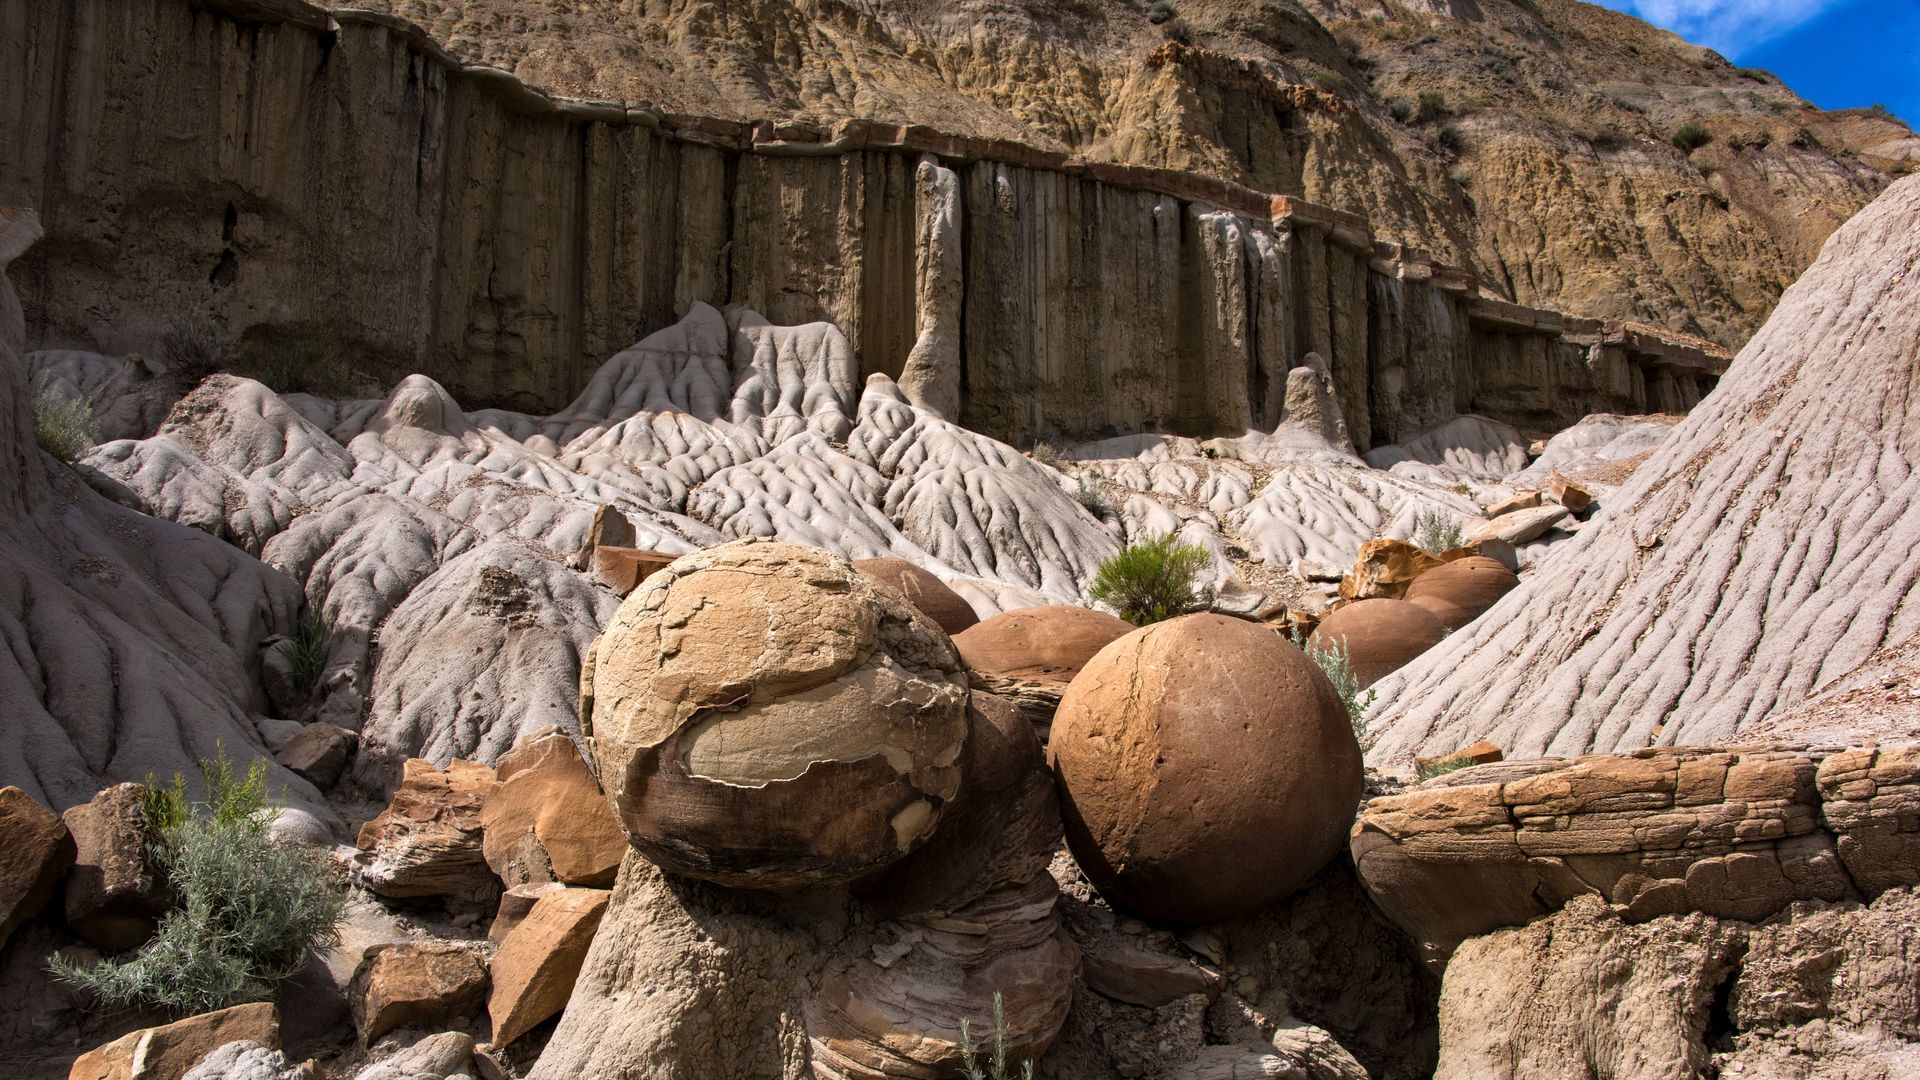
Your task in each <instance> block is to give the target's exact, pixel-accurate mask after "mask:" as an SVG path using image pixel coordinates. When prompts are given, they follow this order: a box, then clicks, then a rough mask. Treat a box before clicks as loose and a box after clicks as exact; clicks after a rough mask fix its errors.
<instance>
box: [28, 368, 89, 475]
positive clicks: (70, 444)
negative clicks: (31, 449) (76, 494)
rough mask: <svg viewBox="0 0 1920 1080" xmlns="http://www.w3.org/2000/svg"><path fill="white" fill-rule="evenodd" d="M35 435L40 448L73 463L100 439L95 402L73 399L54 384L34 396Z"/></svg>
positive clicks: (44, 387)
mask: <svg viewBox="0 0 1920 1080" xmlns="http://www.w3.org/2000/svg"><path fill="white" fill-rule="evenodd" d="M33 438H34V441H35V442H38V443H39V444H40V449H42V450H45V451H46V452H47V453H49V454H52V455H53V456H54V457H57V458H59V459H60V460H61V461H64V462H67V463H69V464H71V463H73V462H74V461H77V460H78V459H79V457H80V455H82V454H84V453H86V452H87V451H89V450H91V449H93V448H94V447H95V446H96V445H98V444H99V442H100V425H99V424H97V423H95V422H94V419H93V403H92V402H89V401H88V400H87V399H86V398H71V397H68V396H67V395H65V394H63V393H61V392H60V391H58V390H55V389H54V388H52V387H51V386H42V387H41V388H40V389H39V390H37V391H35V392H34V395H33Z"/></svg>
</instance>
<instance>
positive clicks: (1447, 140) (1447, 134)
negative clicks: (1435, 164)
mask: <svg viewBox="0 0 1920 1080" xmlns="http://www.w3.org/2000/svg"><path fill="white" fill-rule="evenodd" d="M1440 145H1441V146H1444V147H1446V148H1447V149H1448V150H1451V151H1453V152H1454V153H1456V154H1457V153H1459V152H1460V151H1462V150H1465V149H1466V148H1467V136H1466V133H1465V132H1463V131H1461V130H1460V127H1459V125H1457V124H1448V125H1447V126H1446V127H1443V128H1441V129H1440Z"/></svg>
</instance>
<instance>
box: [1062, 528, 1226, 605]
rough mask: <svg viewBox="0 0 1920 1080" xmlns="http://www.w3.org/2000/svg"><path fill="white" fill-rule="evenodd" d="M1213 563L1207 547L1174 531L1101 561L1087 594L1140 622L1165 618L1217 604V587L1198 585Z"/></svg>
mask: <svg viewBox="0 0 1920 1080" xmlns="http://www.w3.org/2000/svg"><path fill="white" fill-rule="evenodd" d="M1210 561H1211V557H1210V556H1209V555H1208V554H1207V549H1206V548H1203V547H1201V546H1199V545H1198V544H1183V543H1181V542H1180V541H1179V539H1178V538H1176V537H1175V536H1174V535H1173V534H1172V533H1168V534H1167V535H1165V536H1157V537H1154V538H1153V539H1151V540H1142V541H1141V542H1139V543H1137V544H1129V545H1128V546H1127V547H1125V548H1122V549H1121V551H1120V553H1119V554H1118V555H1115V556H1114V557H1113V558H1111V559H1108V560H1107V561H1106V562H1103V563H1101V564H1100V572H1099V573H1097V574H1095V575H1094V577H1093V586H1092V587H1091V588H1089V589H1088V590H1087V595H1089V596H1091V597H1093V599H1095V600H1097V601H1099V602H1100V603H1102V604H1105V605H1107V606H1108V607H1110V608H1112V609H1113V610H1114V611H1116V612H1119V614H1120V617H1121V618H1123V619H1125V620H1127V621H1128V622H1130V623H1132V624H1133V625H1135V626H1146V625H1147V624H1149V623H1157V622H1161V621H1163V620H1166V619H1171V618H1173V617H1174V616H1176V615H1185V614H1186V613H1188V612H1190V611H1199V610H1201V609H1202V608H1205V607H1206V606H1207V605H1208V604H1210V603H1212V602H1213V591H1212V590H1211V589H1202V588H1199V587H1198V586H1197V585H1196V584H1195V582H1196V581H1197V579H1198V578H1199V576H1200V572H1201V571H1203V570H1205V569H1206V568H1207V564H1208V563H1209V562H1210Z"/></svg>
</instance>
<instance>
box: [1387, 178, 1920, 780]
mask: <svg viewBox="0 0 1920 1080" xmlns="http://www.w3.org/2000/svg"><path fill="white" fill-rule="evenodd" d="M1916 355H1920V178H1910V179H1906V180H1902V181H1900V182H1898V183H1896V184H1895V185H1894V186H1893V187H1891V188H1890V189H1889V190H1888V191H1887V193H1886V194H1885V195H1882V196H1881V197H1880V198H1879V199H1878V200H1877V201H1876V202H1875V203H1874V204H1873V205H1872V206H1870V207H1869V208H1868V209H1867V210H1865V211H1863V212H1862V213H1861V214H1860V215H1859V216H1858V217H1856V218H1855V219H1854V220H1853V221H1851V222H1849V223H1848V224H1847V225H1845V226H1844V227H1843V228H1842V229H1841V230H1840V231H1839V232H1837V233H1835V234H1834V236H1833V238H1832V240H1830V241H1829V242H1828V244H1827V246H1826V249H1825V250H1824V251H1823V252H1822V253H1821V256H1820V259H1819V261H1818V262H1816V263H1815V264H1814V266H1813V267H1812V268H1811V269H1810V270H1808V271H1807V274H1806V276H1805V277H1803V278H1802V279H1801V280H1800V281H1799V282H1798V283H1796V284H1795V285H1794V286H1793V288H1791V289H1789V290H1788V291H1787V294H1786V296H1785V297H1784V298H1783V299H1782V300H1781V304H1780V308H1779V310H1778V311H1776V312H1775V313H1774V315H1773V318H1772V319H1771V320H1769V321H1768V323H1767V326H1766V327H1765V328H1764V329H1763V330H1762V331H1761V332H1760V333H1759V334H1757V335H1756V336H1755V337H1754V339H1753V341H1752V342H1750V343H1749V344H1748V345H1747V347H1746V349H1745V350H1743V351H1742V352H1741V354H1740V356H1739V357H1738V358H1737V359H1736V360H1735V361H1734V364H1733V367H1732V368H1731V369H1730V370H1729V371H1728V373H1727V376H1726V378H1725V379H1724V380H1723V381H1722V382H1721V383H1720V386H1719V388H1718V389H1717V390H1715V391H1714V393H1712V394H1711V395H1709V396H1708V397H1707V399H1706V400H1705V401H1703V402H1702V403H1701V405H1700V406H1699V407H1698V408H1697V409H1695V410H1694V412H1693V413H1692V415H1690V416H1689V417H1688V418H1687V419H1686V420H1685V421H1683V422H1682V423H1681V424H1680V425H1679V426H1678V427H1676V428H1675V429H1674V431H1673V433H1672V435H1671V436H1669V437H1668V439H1667V440H1666V442H1665V443H1664V444H1663V445H1661V446H1660V448H1659V449H1657V450H1656V451H1655V452H1654V454H1653V456H1652V458H1651V459H1650V460H1649V461H1648V462H1647V463H1646V464H1645V465H1643V466H1642V467H1641V468H1640V469H1639V471H1638V472H1636V473H1635V474H1634V476H1633V479H1632V480H1631V481H1630V482H1629V483H1628V484H1627V485H1626V486H1625V487H1624V488H1623V489H1622V490H1621V491H1620V492H1619V493H1618V494H1617V495H1615V496H1614V497H1613V498H1611V499H1610V500H1609V505H1610V507H1611V510H1610V513H1609V514H1608V516H1607V517H1606V518H1605V519H1603V520H1602V521H1601V522H1599V523H1598V524H1597V525H1595V526H1594V527H1592V528H1590V529H1589V530H1588V531H1587V532H1585V533H1584V534H1583V535H1582V536H1581V537H1580V538H1579V539H1578V540H1576V541H1575V542H1574V543H1572V544H1569V545H1567V546H1565V547H1564V548H1562V549H1560V550H1558V551H1556V552H1555V553H1554V555H1553V557H1551V558H1550V559H1548V560H1547V561H1546V562H1545V563H1544V565H1542V567H1541V568H1540V570H1539V571H1538V572H1537V573H1536V574H1535V575H1534V576H1533V577H1532V578H1531V579H1529V580H1527V581H1524V582H1523V583H1522V584H1521V586H1520V588H1518V589H1516V590H1514V591H1513V592H1512V593H1509V594H1508V595H1507V596H1506V597H1505V598H1503V599H1502V600H1501V602H1500V603H1499V604H1498V605H1497V606H1495V607H1494V608H1493V610H1491V611H1489V612H1488V613H1487V614H1486V615H1484V616H1483V617H1482V618H1481V619H1480V620H1479V622H1477V623H1475V624H1474V625H1473V626H1472V627H1470V628H1468V629H1467V630H1464V631H1462V632H1460V633H1458V634H1455V635H1454V636H1453V637H1452V638H1450V639H1448V640H1447V641H1446V642H1444V643H1443V644H1442V645H1441V646H1439V647H1438V648H1436V649H1434V650H1433V651H1431V652H1429V653H1427V654H1426V655H1424V656H1422V657H1421V658H1420V659H1419V660H1417V661H1415V662H1414V663H1413V664H1411V665H1409V666H1408V667H1407V668H1406V669H1404V670H1403V671H1401V672H1399V673H1397V674H1396V675H1394V676H1393V677H1391V678H1389V679H1387V680H1385V681H1383V682H1382V683H1381V684H1380V686H1379V690H1380V701H1379V702H1378V704H1376V705H1375V707H1374V710H1373V712H1372V714H1371V715H1372V718H1373V719H1372V723H1373V726H1374V733H1375V742H1374V744H1373V746H1372V749H1371V757H1372V758H1373V759H1374V760H1375V761H1378V762H1399V761H1404V760H1405V759H1406V758H1408V757H1411V756H1413V755H1415V754H1433V753H1444V752H1448V751H1451V750H1453V749H1455V748H1457V747H1460V746H1464V745H1466V744H1468V743H1470V742H1472V741H1474V740H1475V739H1478V738H1482V737H1486V738H1490V739H1492V740H1494V741H1495V742H1497V743H1499V744H1500V745H1502V746H1503V747H1504V748H1505V749H1506V750H1507V752H1508V754H1509V755H1525V756H1531V755H1537V754H1543V753H1545V754H1572V753H1584V752H1587V751H1596V750H1597V751H1609V752H1617V751H1626V750H1631V749H1634V748H1637V747H1643V746H1650V745H1675V744H1699V743H1716V744H1726V743H1733V742H1738V741H1740V740H1742V739H1746V738H1751V737H1754V736H1756V735H1763V734H1764V735H1773V734H1780V733H1782V732H1790V731H1791V730H1795V729H1806V730H1811V729H1813V728H1818V731H1819V734H1820V735H1821V737H1823V738H1825V739H1830V740H1834V739H1845V740H1849V741H1852V740H1859V739H1863V738H1867V737H1890V736H1899V737H1902V738H1907V739H1910V738H1912V736H1913V732H1914V728H1913V726H1912V717H1913V715H1914V704H1913V702H1912V700H1911V699H1910V698H1909V699H1908V701H1907V702H1905V703H1904V706H1902V704H1901V703H1897V702H1896V703H1888V702H1881V703H1880V706H1878V707H1874V708H1863V709H1860V710H1859V711H1858V712H1857V713H1856V714H1855V715H1854V716H1853V717H1852V718H1851V720H1852V722H1848V721H1849V717H1848V715H1847V714H1848V710H1847V709H1846V708H1845V707H1844V699H1843V700H1842V701H1841V703H1840V704H1841V706H1842V707H1840V708H1838V709H1836V708H1834V707H1833V705H1834V702H1832V701H1827V702H1822V703H1817V704H1816V705H1815V706H1814V708H1815V714H1814V715H1812V716H1806V715H1804V712H1803V713H1802V714H1798V715H1796V716H1794V717H1784V716H1783V714H1787V713H1788V712H1789V711H1790V710H1794V709H1796V707H1799V706H1801V705H1802V703H1803V702H1806V701H1807V699H1808V698H1809V696H1811V695H1817V694H1820V693H1821V692H1822V691H1825V690H1828V689H1829V688H1831V689H1832V690H1833V691H1834V692H1836V693H1842V694H1844V693H1847V692H1849V691H1852V692H1859V691H1861V690H1863V689H1864V688H1863V687H1859V686H1856V685H1855V683H1857V682H1858V681H1859V680H1857V679H1852V678H1851V676H1852V673H1854V672H1856V670H1858V669H1861V668H1862V667H1863V665H1870V666H1871V667H1872V669H1873V670H1875V671H1882V672H1888V673H1892V672H1898V671H1900V670H1903V669H1904V670H1909V671H1910V670H1911V643H1912V641H1913V639H1914V637H1915V635H1916V634H1920V604H1916V603H1915V602H1914V600H1913V588H1914V585H1915V583H1916V581H1920V484H1916V482H1915V477H1914V462H1915V461H1916V460H1920V375H1916V367H1915V357H1916ZM1903 657H1904V659H1903ZM1775 718H1781V719H1784V720H1787V721H1789V722H1787V723H1785V724H1776V723H1774V721H1775Z"/></svg>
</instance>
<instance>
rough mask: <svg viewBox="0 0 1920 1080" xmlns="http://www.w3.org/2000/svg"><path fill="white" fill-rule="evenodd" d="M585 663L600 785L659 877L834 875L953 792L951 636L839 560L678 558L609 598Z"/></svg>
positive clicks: (901, 839)
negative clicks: (622, 596)
mask: <svg viewBox="0 0 1920 1080" xmlns="http://www.w3.org/2000/svg"><path fill="white" fill-rule="evenodd" d="M592 663H593V671H592V675H591V684H592V688H593V690H592V695H591V698H592V702H593V707H592V733H593V740H594V747H595V756H596V758H597V759H598V761H599V764H600V777H601V783H602V785H603V786H604V787H605V789H606V792H607V797H608V799H609V800H610V801H611V802H612V803H613V807H614V811H615V813H616V814H617V815H618V816H619V818H620V823H621V827H622V828H623V829H624V830H625V831H626V833H627V837H628V839H629V840H631V841H632V842H633V845H634V846H635V847H636V848H638V849H639V850H640V852H641V854H643V855H645V856H646V857H647V858H649V859H651V860H653V861H654V862H655V863H657V864H659V865H660V866H661V867H663V868H664V869H667V870H670V871H673V872H675V873H680V874H686V875H689V876H692V877H698V878H705V879H707V880H710V881H716V882H720V883H722V884H726V885H734V886H741V887H747V888H787V887H793V886H799V885H806V884H825V883H834V882H845V881H850V880H852V879H854V878H856V877H859V876H862V875H865V874H868V873H871V872H873V871H875V870H878V869H880V868H882V867H884V866H886V865H888V864H890V863H892V862H893V861H894V860H896V859H898V858H900V857H901V856H903V855H905V854H906V853H907V852H908V851H910V850H912V849H913V848H914V847H915V846H916V845H918V844H919V843H920V842H921V841H923V840H925V839H926V838H927V837H928V836H930V835H931V834H932V833H933V830H934V826H935V825H936V824H937V823H938V822H939V820H940V815H941V812H942V810H943V809H944V808H945V806H946V804H947V803H948V802H949V801H950V800H951V799H953V797H954V795H955V794H956V792H957V791H958V788H959V785H960V779H961V774H962V768H963V766H964V757H965V750H966V745H967V730H968V727H967V710H966V703H967V684H966V676H965V673H964V671H963V670H962V669H961V667H960V661H959V657H958V656H956V655H955V653H954V651H953V645H952V643H951V642H950V641H949V640H948V638H947V635H946V634H945V633H943V632H941V630H940V628H939V627H938V626H936V625H934V622H933V620H931V619H929V618H928V617H927V616H926V615H924V614H922V613H921V612H920V611H919V610H917V609H915V608H914V607H913V606H912V605H911V604H908V603H907V602H906V600H905V599H904V598H902V597H901V596H900V594H899V593H897V592H895V591H893V590H891V589H882V588H877V587H876V586H875V585H874V584H873V582H871V581H870V580H868V579H867V578H865V577H862V576H861V575H860V574H858V573H856V572H855V571H854V569H853V566H852V564H851V563H849V562H847V561H846V560H845V559H842V558H840V557H838V556H834V555H829V554H827V553H826V552H822V551H818V550H815V549H812V548H805V547H799V546H797V545H793V544H780V543H769V542H764V541H737V542H735V543H731V544H724V545H721V546H720V547H716V548H711V549H709V550H707V551H703V552H699V553H697V554H693V555H688V556H685V557H683V558H681V559H678V560H676V561H675V562H674V563H673V564H672V565H670V566H668V567H667V568H666V569H665V570H662V571H660V572H659V573H657V574H655V575H654V576H652V577H650V578H648V579H647V581H646V582H645V583H643V584H642V585H641V586H640V588H639V589H637V590H636V591H635V592H634V593H633V594H632V595H630V596H628V597H627V599H626V600H625V601H624V602H623V603H622V604H621V605H620V609H619V610H618V611H617V612H616V613H615V614H614V617H613V622H612V623H611V624H610V625H609V626H608V628H607V631H606V633H605V634H603V635H601V637H600V639H599V641H598V642H597V643H596V645H595V647H594V650H593V652H592Z"/></svg>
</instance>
